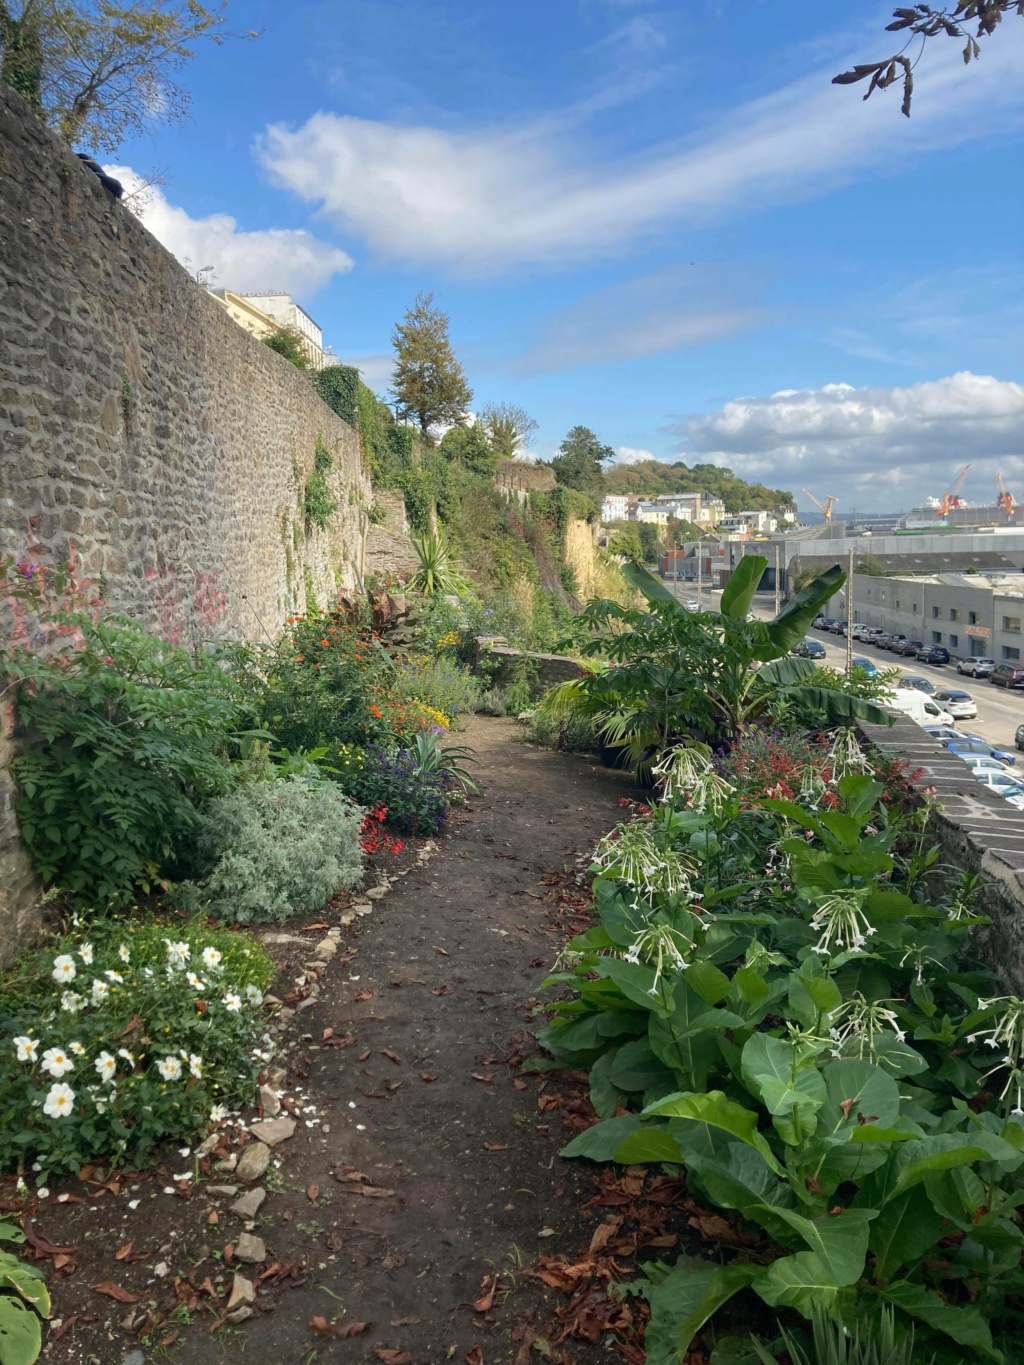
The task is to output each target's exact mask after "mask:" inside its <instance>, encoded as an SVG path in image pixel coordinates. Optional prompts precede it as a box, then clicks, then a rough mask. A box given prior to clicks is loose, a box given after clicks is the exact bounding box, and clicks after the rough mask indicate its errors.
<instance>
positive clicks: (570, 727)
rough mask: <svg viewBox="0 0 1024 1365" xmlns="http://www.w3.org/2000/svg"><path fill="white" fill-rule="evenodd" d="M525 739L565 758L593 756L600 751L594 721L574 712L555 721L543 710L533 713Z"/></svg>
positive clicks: (555, 718) (527, 725)
mask: <svg viewBox="0 0 1024 1365" xmlns="http://www.w3.org/2000/svg"><path fill="white" fill-rule="evenodd" d="M525 737H526V739H528V740H530V741H531V742H532V743H534V744H543V745H544V746H545V747H546V748H549V749H557V750H559V751H560V752H561V753H566V754H596V753H597V751H598V749H599V748H600V747H601V746H600V742H599V740H598V736H597V731H596V729H595V727H594V721H593V718H592V717H591V716H587V715H583V714H578V713H576V712H569V714H568V715H564V716H560V717H556V716H552V715H549V714H548V713H547V712H546V711H543V710H536V711H533V712H532V713H531V714H530V718H529V720H528V721H527V723H526V736H525Z"/></svg>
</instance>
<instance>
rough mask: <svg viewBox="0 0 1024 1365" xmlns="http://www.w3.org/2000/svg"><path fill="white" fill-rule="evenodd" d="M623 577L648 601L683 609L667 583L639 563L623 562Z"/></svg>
mask: <svg viewBox="0 0 1024 1365" xmlns="http://www.w3.org/2000/svg"><path fill="white" fill-rule="evenodd" d="M620 572H621V573H622V576H623V578H624V579H625V580H626V582H627V583H628V584H629V586H630V587H631V588H636V590H637V592H639V593H642V594H643V596H644V597H646V598H647V600H648V602H657V603H659V604H660V605H662V606H671V607H675V608H677V610H680V611H681V610H682V608H681V607H680V604H679V601H678V599H677V598H675V597H674V596H673V595H672V593H671V592H669V590H668V588H666V587H665V584H664V583H662V582H661V580H660V579H658V578H655V576H654V574H652V573H648V572H647V570H646V569H644V568H642V567H641V566H640V565H639V564H633V563H632V562H630V563H628V564H623V566H622V569H621V571H620Z"/></svg>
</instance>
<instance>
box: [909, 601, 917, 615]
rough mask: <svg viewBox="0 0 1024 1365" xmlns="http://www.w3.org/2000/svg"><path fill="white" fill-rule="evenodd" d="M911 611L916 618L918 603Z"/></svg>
mask: <svg viewBox="0 0 1024 1365" xmlns="http://www.w3.org/2000/svg"><path fill="white" fill-rule="evenodd" d="M910 610H911V611H912V612H913V614H914V615H915V616H916V615H917V603H916V602H915V603H914V605H913V606H912V607H911V609H910Z"/></svg>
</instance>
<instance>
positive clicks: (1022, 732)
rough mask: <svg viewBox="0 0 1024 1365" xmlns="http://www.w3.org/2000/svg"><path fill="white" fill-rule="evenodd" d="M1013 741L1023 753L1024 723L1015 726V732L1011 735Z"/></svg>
mask: <svg viewBox="0 0 1024 1365" xmlns="http://www.w3.org/2000/svg"><path fill="white" fill-rule="evenodd" d="M1013 742H1014V744H1015V745H1016V746H1017V748H1018V749H1019V750H1020V751H1021V753H1024V725H1018V726H1017V733H1016V734H1015V735H1014V737H1013Z"/></svg>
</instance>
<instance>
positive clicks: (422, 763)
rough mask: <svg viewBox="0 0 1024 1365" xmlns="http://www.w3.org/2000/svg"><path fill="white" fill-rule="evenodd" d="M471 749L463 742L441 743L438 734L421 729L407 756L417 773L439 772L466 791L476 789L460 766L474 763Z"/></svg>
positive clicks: (470, 778)
mask: <svg viewBox="0 0 1024 1365" xmlns="http://www.w3.org/2000/svg"><path fill="white" fill-rule="evenodd" d="M472 753H473V751H472V749H470V748H469V747H468V745H465V744H445V745H441V744H440V743H439V740H438V736H437V735H436V734H434V733H432V732H431V731H429V730H421V731H420V733H419V734H418V735H416V736H414V738H413V742H412V745H411V747H410V749H409V757H410V758H411V759H412V761H413V763H414V764H415V765H416V772H417V773H419V774H427V773H440V774H444V776H445V777H446V778H448V779H450V780H451V781H452V782H457V783H458V784H459V786H461V787H462V788H463V789H464V790H466V791H474V792H475V791H478V790H479V788H478V787H477V785H476V783H475V782H474V781H473V779H472V777H471V776H470V775H469V773H468V772H467V771H466V769H465V768H464V767H463V766H462V765H463V764H464V763H475V762H476V759H475V758H473V757H472Z"/></svg>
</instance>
